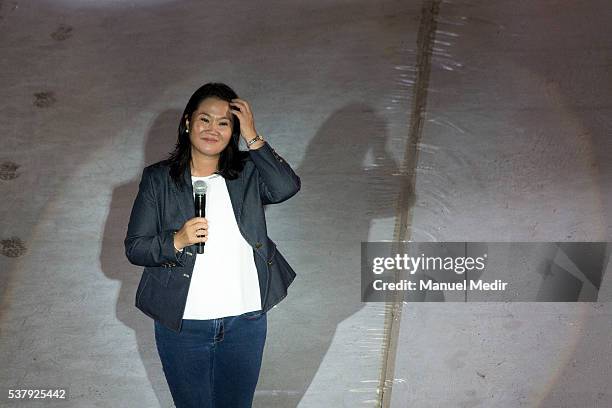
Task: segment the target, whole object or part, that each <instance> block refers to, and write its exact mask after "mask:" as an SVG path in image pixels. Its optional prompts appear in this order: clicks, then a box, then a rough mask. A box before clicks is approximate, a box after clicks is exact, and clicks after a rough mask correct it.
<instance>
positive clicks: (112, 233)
mask: <svg viewBox="0 0 612 408" xmlns="http://www.w3.org/2000/svg"><path fill="white" fill-rule="evenodd" d="M180 116H181V112H180V111H178V110H167V111H165V112H163V113H161V114H160V115H159V116H158V117H157V118H156V120H155V121H154V123H153V126H152V127H151V129H150V130H149V134H148V135H147V137H146V139H145V146H144V149H145V154H144V163H145V164H144V165H143V168H144V167H146V166H148V165H149V164H153V163H155V162H157V161H159V160H162V159H164V158H165V156H166V154H167V152H168V151H169V150H172V149H173V147H174V143H175V141H176V134H177V132H176V128H177V126H178V123H179V118H180ZM141 175H142V171H141V172H139V174H138V176H137V178H136V179H134V180H133V181H130V182H128V183H125V184H123V185H120V186H119V187H117V188H115V189H114V190H113V195H112V199H111V203H110V209H109V212H108V217H107V219H106V224H105V227H104V235H103V238H102V250H101V254H100V265H101V267H102V271H103V272H104V275H105V276H106V277H107V278H108V279H112V280H115V281H118V282H120V283H121V287H120V289H119V295H118V297H117V304H116V307H115V310H116V315H117V319H118V320H119V321H121V322H122V323H123V324H125V325H126V326H128V327H130V328H131V329H132V330H134V336H135V338H136V343H137V346H138V352H139V353H140V359H141V360H142V363H143V365H144V367H145V370H146V373H147V377H148V379H149V382H150V383H151V386H152V388H153V390H154V391H155V395H156V397H157V399H158V400H159V403H160V406H167V405H168V402H170V403H171V401H172V398H171V396H170V392H169V391H168V386H167V384H166V380H165V378H164V374H163V371H162V367H161V362H160V361H159V356H158V355H157V349H156V346H155V337H154V331H153V320H151V318H149V317H148V316H146V315H144V314H143V313H142V312H141V311H140V310H138V309H136V307H135V305H134V303H135V296H136V288H137V287H138V282H139V281H140V277H141V275H142V269H143V268H142V267H139V266H135V265H131V264H130V263H129V261H128V260H127V258H126V256H125V247H124V245H123V240H124V239H125V235H126V232H127V225H128V221H129V219H130V211H131V209H132V205H133V203H134V199H135V198H136V194H137V193H138V184H139V182H140V176H141ZM134 398H137V396H134ZM135 401H136V399H135Z"/></svg>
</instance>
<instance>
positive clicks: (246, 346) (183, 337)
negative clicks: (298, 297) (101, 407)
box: [155, 310, 267, 408]
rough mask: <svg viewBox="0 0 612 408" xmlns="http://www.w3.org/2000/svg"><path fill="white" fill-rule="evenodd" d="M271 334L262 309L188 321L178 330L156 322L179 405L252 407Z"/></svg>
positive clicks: (178, 407) (166, 369) (158, 340)
mask: <svg viewBox="0 0 612 408" xmlns="http://www.w3.org/2000/svg"><path fill="white" fill-rule="evenodd" d="M266 333H267V316H266V313H261V310H258V311H255V312H248V313H244V314H242V315H240V316H230V317H223V318H219V319H210V320H183V326H182V328H181V332H180V333H177V332H175V331H173V330H170V329H168V328H167V327H165V326H163V325H162V324H160V323H158V322H157V321H155V342H156V344H157V351H158V353H159V357H160V359H161V362H162V367H163V369H164V374H165V376H166V381H167V382H168V386H169V388H170V392H171V394H172V399H173V400H174V404H175V405H176V408H196V407H197V408H220V407H222V408H250V407H251V405H252V403H253V395H254V394H255V387H256V386H257V380H258V378H259V369H260V367H261V359H262V355H263V349H264V344H265V341H266Z"/></svg>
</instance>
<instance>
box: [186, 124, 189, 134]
mask: <svg viewBox="0 0 612 408" xmlns="http://www.w3.org/2000/svg"><path fill="white" fill-rule="evenodd" d="M185 126H186V127H187V129H186V132H187V133H189V122H188V121H185Z"/></svg>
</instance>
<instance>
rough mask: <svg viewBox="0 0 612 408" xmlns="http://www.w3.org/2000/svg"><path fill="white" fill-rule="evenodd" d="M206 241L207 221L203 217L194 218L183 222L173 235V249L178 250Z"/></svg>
mask: <svg viewBox="0 0 612 408" xmlns="http://www.w3.org/2000/svg"><path fill="white" fill-rule="evenodd" d="M206 241H208V221H207V220H206V218H204V217H194V218H192V219H190V220H187V221H185V224H183V226H182V227H181V229H180V230H178V231H177V232H176V234H174V247H175V248H176V249H178V250H181V249H183V248H185V247H186V246H189V245H193V244H197V243H198V242H206Z"/></svg>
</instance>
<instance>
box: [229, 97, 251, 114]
mask: <svg viewBox="0 0 612 408" xmlns="http://www.w3.org/2000/svg"><path fill="white" fill-rule="evenodd" d="M229 104H230V106H232V105H233V106H237V107H238V108H240V112H237V113H249V114H250V113H251V107H250V106H249V103H248V102H247V101H245V100H244V99H240V98H235V99H232V101H231V102H229Z"/></svg>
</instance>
